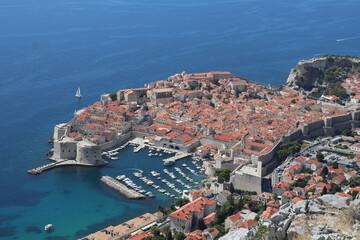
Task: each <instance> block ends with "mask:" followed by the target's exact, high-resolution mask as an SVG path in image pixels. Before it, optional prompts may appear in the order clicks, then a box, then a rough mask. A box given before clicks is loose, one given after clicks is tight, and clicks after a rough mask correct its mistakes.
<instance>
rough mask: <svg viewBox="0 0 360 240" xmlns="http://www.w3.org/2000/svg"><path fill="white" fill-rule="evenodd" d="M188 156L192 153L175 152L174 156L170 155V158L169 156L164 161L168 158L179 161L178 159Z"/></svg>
mask: <svg viewBox="0 0 360 240" xmlns="http://www.w3.org/2000/svg"><path fill="white" fill-rule="evenodd" d="M188 156H191V154H190V153H177V154H175V156H172V157H169V158H167V159H164V161H166V160H173V161H177V160H180V159H183V158H186V157H188Z"/></svg>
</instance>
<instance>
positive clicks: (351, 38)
mask: <svg viewBox="0 0 360 240" xmlns="http://www.w3.org/2000/svg"><path fill="white" fill-rule="evenodd" d="M358 38H360V37H349V38H340V39H336V41H337V42H343V41H348V40H353V39H358Z"/></svg>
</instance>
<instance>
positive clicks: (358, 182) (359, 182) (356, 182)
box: [348, 176, 360, 187]
mask: <svg viewBox="0 0 360 240" xmlns="http://www.w3.org/2000/svg"><path fill="white" fill-rule="evenodd" d="M348 185H349V186H350V187H356V186H360V176H355V177H351V178H350V179H349V182H348Z"/></svg>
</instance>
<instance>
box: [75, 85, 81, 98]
mask: <svg viewBox="0 0 360 240" xmlns="http://www.w3.org/2000/svg"><path fill="white" fill-rule="evenodd" d="M75 97H77V98H82V95H81V93H80V87H79V88H78V89H77V91H76V94H75Z"/></svg>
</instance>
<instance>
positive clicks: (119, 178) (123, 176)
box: [116, 175, 126, 181]
mask: <svg viewBox="0 0 360 240" xmlns="http://www.w3.org/2000/svg"><path fill="white" fill-rule="evenodd" d="M125 177H126V176H125V175H121V176H117V177H116V179H117V180H119V181H121V180H123V179H124V178H125Z"/></svg>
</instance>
